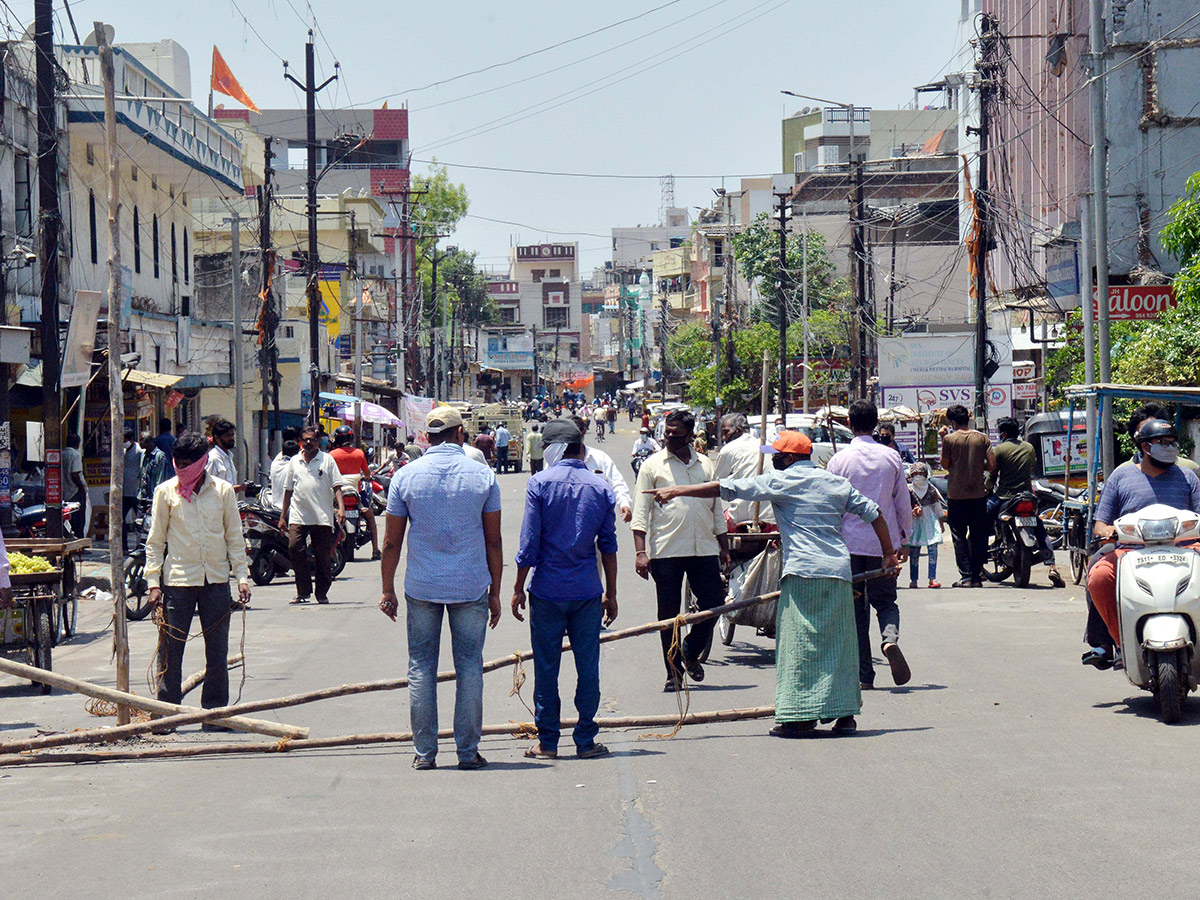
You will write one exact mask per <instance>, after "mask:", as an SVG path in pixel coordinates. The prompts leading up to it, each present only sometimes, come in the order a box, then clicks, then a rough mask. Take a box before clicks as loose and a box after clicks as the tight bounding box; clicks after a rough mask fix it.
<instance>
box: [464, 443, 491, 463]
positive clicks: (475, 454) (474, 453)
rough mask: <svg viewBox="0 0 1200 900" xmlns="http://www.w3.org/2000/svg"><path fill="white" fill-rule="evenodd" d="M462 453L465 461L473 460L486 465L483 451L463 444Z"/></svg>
mask: <svg viewBox="0 0 1200 900" xmlns="http://www.w3.org/2000/svg"><path fill="white" fill-rule="evenodd" d="M462 448H463V453H465V454H467V459H473V460H475V462H478V463H483V464H484V465H485V466H486V465H487V464H488V461H487V457H486V456H484V455H483V451H482V450H480V449H479V448H478V447H474V446H472V445H471V444H463V445H462Z"/></svg>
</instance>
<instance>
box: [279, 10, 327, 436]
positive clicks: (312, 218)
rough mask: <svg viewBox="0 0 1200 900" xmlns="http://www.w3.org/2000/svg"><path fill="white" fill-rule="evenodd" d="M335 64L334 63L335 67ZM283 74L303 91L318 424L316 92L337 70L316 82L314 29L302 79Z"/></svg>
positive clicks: (316, 420) (311, 356) (313, 412)
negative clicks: (301, 80)
mask: <svg viewBox="0 0 1200 900" xmlns="http://www.w3.org/2000/svg"><path fill="white" fill-rule="evenodd" d="M336 68H337V65H336V63H335V69H336ZM283 77H284V78H286V79H287V80H288V81H290V82H291V83H292V84H294V85H296V87H298V88H300V90H302V91H304V118H305V143H306V144H307V147H308V178H307V181H306V187H307V200H308V202H307V213H308V260H307V262H308V266H307V269H308V271H307V276H308V282H307V285H306V293H307V294H308V365H309V389H310V390H311V392H312V397H311V399H310V401H309V413H308V414H309V419H310V420H311V422H312V424H313V425H314V426H315V425H318V424H320V420H321V354H320V346H319V345H320V322H319V313H320V309H321V294H320V291H319V289H318V287H317V277H318V275H319V274H320V271H321V265H320V257H319V255H318V253H317V94H319V93H320V92H321V91H323V90H324V89H325V88H326V87H328V86H329V84H330V82H332V81H335V80H337V77H338V75H337V72H336V71H335V72H334V73H333V74H332V75H330V76H329V77H328V78H326V79H325V80H324V81H323V82H321V84H319V85H318V84H316V80H317V76H316V60H315V58H314V50H313V33H312V30H311V29H310V30H309V32H308V42H307V43H306V44H305V45H304V81H303V82H300V81H299V80H298V79H296V78H294V77H292V75H291V74H290V73H289V72H288V70H287V62H284V64H283Z"/></svg>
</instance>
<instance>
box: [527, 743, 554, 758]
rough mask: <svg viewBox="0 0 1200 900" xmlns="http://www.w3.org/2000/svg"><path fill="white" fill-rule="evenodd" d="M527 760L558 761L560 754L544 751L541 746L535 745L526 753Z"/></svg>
mask: <svg viewBox="0 0 1200 900" xmlns="http://www.w3.org/2000/svg"><path fill="white" fill-rule="evenodd" d="M525 758H526V759H558V752H557V751H555V752H554V753H551V752H550V751H549V750H543V749H542V745H541V744H534V745H533V746H532V747H530V748H529V749H528V750H526V751H525Z"/></svg>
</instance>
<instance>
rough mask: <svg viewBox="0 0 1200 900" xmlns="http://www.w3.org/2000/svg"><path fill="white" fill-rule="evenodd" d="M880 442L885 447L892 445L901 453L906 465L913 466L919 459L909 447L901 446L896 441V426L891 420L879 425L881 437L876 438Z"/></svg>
mask: <svg viewBox="0 0 1200 900" xmlns="http://www.w3.org/2000/svg"><path fill="white" fill-rule="evenodd" d="M876 440H878V441H879V443H881V444H883V446H885V447H891V448H892V449H893V450H895V451H896V452H897V453H899V454H900V461H901V462H903V463H904V464H905V465H908V466H911V465H912V464H913V463H915V462H916V461H917V458H916V457H915V456H913V455H912V451H911V450H909V449H908V448H907V447H901V446H900V445H899V444H897V443H896V426H895V425H892V424H891V423H889V422H885V423H883V424H882V425H880V426H879V437H878V438H876Z"/></svg>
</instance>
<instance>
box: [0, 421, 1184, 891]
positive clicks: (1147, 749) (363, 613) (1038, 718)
mask: <svg viewBox="0 0 1200 900" xmlns="http://www.w3.org/2000/svg"><path fill="white" fill-rule="evenodd" d="M621 427H622V431H621V432H620V433H619V434H618V435H617V437H616V438H615V439H610V440H609V441H608V442H607V443H605V444H604V445H603V446H604V449H606V450H609V451H612V452H613V453H614V455H615V456H616V457H617V458H618V460H619V461H621V462H622V464H623V465H624V467H625V469H626V470H627V469H628V467H627V464H625V463H624V460H625V459H626V458H627V455H628V448H629V446H630V444H631V442H632V432H631V430H630V426H629V425H628V424H627V423H622V426H621ZM525 481H526V476H525V475H504V476H501V485H502V490H503V494H504V521H505V539H506V545H505V556H506V558H507V559H508V560H510V561H511V559H512V556H513V554H514V553H515V550H516V539H517V533H518V528H519V520H520V509H521V503H522V497H523V489H524V485H525ZM619 538H620V540H621V543H622V547H621V565H622V569H621V576H620V588H621V596H620V604H621V612H620V618H619V620H618V623H617V625H618V626H629V625H634V624H639V623H641V622H645V621H649V620H652V619H654V618H655V609H654V601H653V594H652V590H651V588H650V586H649V585H648V584H646V583H645V582H642V581H641V580H640V579H638V578H637V577H636V575H635V574H634V572H633V565H632V562H633V554H632V539H631V537H630V534H629V531H628V526H624V525H622V526H620V531H619ZM944 551H945V552H944V553H943V562H942V565H943V572H942V574H944V576H945V577H944V578H943V579H942V580H943V581H944V582H947V583H948V582H950V581H951V580H953V579H952V578H951V571H950V569H951V567H952V566H951V559H952V556H951V554H950V552H949V545H948V544H947V545H946V546H945V548H944ZM1043 571H1044V570H1035V579H1040V580H1041V581H1042V582H1043V584H1044V583H1045V582H1044V575H1043V574H1042V573H1043ZM512 575H513V567H512V564H511V562H510V563H509V565H508V566H507V567H506V584H505V591H504V594H505V597H506V600H507V597H508V596H509V595H510V594H511V578H512ZM291 595H292V586H291V584H290V583H288V584H276V585H272V586H271V587H269V588H266V589H258V590H256V592H255V595H254V601H253V608H252V609H251V611H250V612H249V613H248V614H247V616H246V636H245V652H246V657H247V660H248V663H247V680H246V684H245V688H244V692H243V696H244V697H245V698H246V699H257V698H263V697H270V696H277V695H281V694H286V693H292V692H295V691H301V690H308V689H316V688H321V687H328V686H333V685H337V684H341V683H344V682H350V681H358V680H367V679H377V678H386V677H398V676H401V675H403V674H404V671H405V666H406V654H405V643H404V628H403V622H402V621H401V623H400V624H398V625H397V624H393V623H391V622H390V621H389V620H387V619H386V618H385V617H384V616H383V615H382V614H381V613H380V612H379V611H378V610H377V609H376V603H377V601H378V596H379V571H378V568H377V564H371V563H368V562H358V563H354V564H352V565H350V566H349V567H348V568H347V570H346V574H345V575H344V576H343V577H342V578H341V579H339V581H338V582H337V583H336V584H335V586H334V588H333V591H332V594H331V596H332V600H333V602H332V603H331V604H330V605H329V606H327V607H318V606H315V605H309V606H305V607H289V606H288V605H287V600H288V598H289V597H290V596H291ZM901 608H902V611H903V621H902V639H901V641H902V644H903V646H904V647H905V649H906V652H907V654H908V659H909V661H910V662H911V664H912V668H913V672H914V677H913V681H912V683H911V684H909V685H908V686H907V687H905V688H886V689H882V690H876V691H874V692H872V693H870V694H868V695H867V696H866V697H865V703H864V709H863V713H862V715H861V717H860V719H859V723H860V728H861V730H860V732H859V733H858V735H857V736H855V737H853V738H833V737H822V738H820V739H815V740H808V741H790V742H789V741H781V740H778V739H774V738H771V737H769V736H768V735H767V730H768V729H769V727H770V725H771V723H770V722H767V721H754V722H744V723H734V724H727V725H713V726H702V727H699V726H698V727H692V728H686V729H684V730H683V731H682V732H681V733H680V735H679V736H678V737H677V738H675V739H674V740H671V741H657V740H640V739H639V733H641V732H644V731H646V729H634V730H630V731H619V732H609V733H605V734H603V735H602V736H601V739H602V740H603V741H604V742H605V743H607V744H608V745H609V746H610V747H611V748H612V749H613V751H614V753H613V755H612V756H611V757H609V758H607V759H602V760H595V761H579V760H575V759H573V758H570V757H566V758H563V759H560V760H559V761H557V762H555V763H552V764H551V763H541V762H532V761H529V760H525V759H523V758H522V756H521V753H522V751H523V749H524V748H525V747H526V746H528V744H529V743H530V742H529V741H528V740H514V739H512V738H490V739H485V741H484V744H483V745H482V747H481V749H482V752H483V754H484V755H485V756H486V757H487V758H488V759H489V760H490V761H491V766H490V767H489V768H488V769H486V770H484V771H477V772H460V771H458V770H456V769H454V768H444V769H439V770H438V771H435V772H415V771H413V770H412V769H411V768H410V759H411V752H410V751H409V750H408V749H407V748H403V747H396V746H390V747H384V748H356V749H343V750H329V751H314V752H307V753H303V754H301V753H294V754H286V755H275V756H269V757H225V758H207V759H183V760H164V761H146V762H131V763H108V764H97V765H66V764H58V765H43V766H37V767H30V768H6V769H0V798H2V799H0V809H2V810H3V812H2V814H0V847H2V849H0V861H2V863H3V870H2V871H3V872H4V875H5V877H6V878H7V879H8V883H9V885H10V890H11V891H13V892H15V893H16V894H18V895H20V896H22V897H64V896H89V897H98V898H108V897H132V898H140V897H151V896H160V895H162V894H164V893H169V894H170V895H171V896H176V897H226V896H238V895H242V896H251V897H318V896H332V897H340V896H357V897H385V896H394V895H406V896H413V897H423V898H441V897H447V898H450V897H463V896H486V897H493V896H494V897H520V898H525V897H529V898H539V900H542V898H557V897H596V898H602V897H620V896H629V895H633V896H640V897H645V898H657V897H666V898H687V897H699V896H703V897H710V898H720V897H745V896H771V895H782V894H785V893H786V894H788V895H794V896H801V897H825V896H829V897H839V898H857V897H864V898H865V897H880V896H910V897H911V896H926V897H966V896H969V897H984V896H988V897H1031V898H1032V897H1037V898H1041V897H1047V896H1056V897H1084V896H1092V895H1094V894H1095V893H1096V892H1098V891H1106V892H1111V893H1114V894H1126V895H1131V894H1135V893H1136V894H1144V893H1149V892H1150V891H1151V890H1153V891H1154V892H1155V893H1157V894H1161V895H1167V896H1170V895H1175V896H1179V895H1181V894H1182V893H1183V891H1185V890H1186V889H1188V888H1189V887H1190V885H1191V883H1192V882H1193V881H1194V872H1195V863H1194V856H1195V854H1194V851H1193V849H1192V848H1191V846H1190V844H1191V841H1190V840H1189V838H1188V832H1187V827H1188V826H1189V824H1190V823H1191V822H1192V821H1193V818H1192V817H1193V815H1194V807H1195V800H1194V796H1193V794H1192V790H1193V789H1195V788H1196V786H1197V780H1198V776H1197V775H1196V773H1195V772H1193V770H1192V763H1193V760H1194V758H1195V746H1196V737H1197V732H1196V730H1194V729H1195V726H1196V724H1197V723H1198V722H1200V701H1198V700H1196V699H1194V698H1193V699H1192V700H1191V701H1190V706H1191V711H1190V714H1188V715H1186V716H1185V719H1184V724H1183V725H1181V726H1177V727H1166V726H1163V725H1161V724H1160V723H1159V722H1158V721H1157V720H1156V719H1155V716H1154V707H1153V704H1152V702H1151V700H1150V698H1149V696H1148V695H1144V694H1142V693H1140V692H1138V691H1137V690H1136V689H1134V688H1132V687H1131V686H1130V685H1129V684H1128V683H1127V682H1126V680H1125V679H1124V677H1123V676H1122V675H1120V674H1118V673H1097V672H1094V671H1092V670H1090V669H1083V668H1082V667H1081V666H1080V665H1079V662H1078V660H1079V653H1080V652H1081V649H1082V647H1081V644H1080V634H1081V631H1082V626H1083V602H1082V591H1081V589H1079V588H1075V587H1068V588H1067V589H1065V590H1052V589H1049V588H1044V587H1038V588H1035V589H1030V590H1028V591H1017V590H1015V589H1011V588H1006V587H997V586H989V587H987V588H984V589H982V590H975V591H962V590H952V589H942V590H915V591H910V590H902V591H901ZM80 620H81V621H80V630H81V634H80V636H79V637H78V638H76V639H75V640H73V641H71V642H70V643H69V644H67V645H64V646H63V647H61V648H59V649H58V651H57V653H56V656H55V669H56V670H58V671H60V672H62V673H64V674H68V675H72V676H75V677H79V678H87V679H93V680H95V681H97V682H100V683H104V684H110V685H111V684H112V683H113V674H112V668H111V664H110V661H109V654H110V634H109V633H108V632H107V631H105V627H106V625H107V623H108V621H109V612H108V611H106V610H105V609H104V608H102V606H101V605H100V604H97V603H91V604H84V605H83V607H82V608H81V611H80ZM239 631H240V622H239V623H237V624H236V625H235V628H234V638H233V641H234V643H236V642H237V635H238V633H239ZM131 637H132V645H133V671H134V680H135V683H136V685H137V688H136V689H137V690H139V692H145V691H146V687H145V674H144V673H145V670H146V668H147V666H148V664H149V661H150V655H151V653H152V651H153V647H154V643H155V635H154V632H153V629H152V627H151V626H150V625H149V624H148V623H133V624H132V626H131ZM528 645H529V639H528V632H527V630H526V627H525V626H523V625H521V624H519V623H517V622H516V621H514V620H513V619H512V618H510V617H509V616H508V615H507V612H506V616H505V618H504V619H503V621H502V622H501V624H500V626H499V627H498V628H497V629H496V630H495V631H494V632H492V633H491V634H489V637H488V643H487V648H486V651H485V658H489V659H490V658H494V657H498V656H503V655H504V654H506V653H510V652H512V651H515V650H519V649H523V648H526V647H528ZM202 664H203V655H202V652H201V648H200V647H198V646H197V647H194V648H190V649H189V652H188V655H187V659H186V661H185V669H186V670H187V671H189V672H190V671H195V670H196V669H199V668H200V667H201V666H202ZM449 665H450V663H449V647H448V641H447V642H446V644H445V646H444V650H443V665H442V667H443V668H448V667H449ZM661 666H662V664H661V659H660V656H659V650H658V640H657V638H656V637H654V636H648V637H641V638H635V639H632V640H628V641H621V642H617V643H613V644H607V645H605V647H604V651H603V662H602V690H603V698H604V699H603V703H602V714H609V715H611V714H627V715H628V714H650V713H670V712H673V711H675V709H676V706H675V699H674V698H673V697H671V696H666V695H663V694H661V693H659V690H660V688H661V685H662V680H663V675H662V667H661ZM235 674H236V673H235ZM573 682H574V675H573V672H572V671H571V667H570V661H569V658H568V659H565V660H564V666H563V677H562V683H563V685H564V691H563V694H564V699H565V702H564V714H565V715H570V714H571V707H570V701H569V697H570V695H571V693H572V691H573ZM877 683H878V684H880V685H885V686H886V685H888V684H890V678H889V676H888V674H887V672H886V671H881V672H880V674H879V677H878V680H877ZM773 685H774V671H773V660H772V646H771V643H770V642H769V641H767V640H765V639H762V638H757V637H754V636H753V635H749V634H747V633H745V631H744V630H740V631H739V632H738V634H737V635H736V640H735V642H734V644H733V646H731V647H729V648H722V647H720V646H719V645H718V646H717V647H716V648H715V649H714V651H713V658H712V660H711V662H710V665H709V667H708V677H707V679H706V680H705V681H704V683H703V684H700V685H697V686H696V687H695V689H694V690H693V692H692V694H691V705H692V708H693V709H696V710H715V709H726V708H731V707H747V706H755V705H764V704H770V703H772V702H773V697H774V687H773ZM511 687H512V678H511V670H502V671H500V672H497V673H494V674H491V675H488V676H487V677H486V695H485V715H484V719H485V721H486V722H489V723H503V722H508V721H510V720H515V721H522V720H528V719H529V718H530V715H529V713H527V712H526V711H525V710H524V709H523V708H522V707H521V705H520V703H519V702H518V701H517V699H516V698H512V697H510V696H509V691H510V689H511ZM235 690H236V679H235ZM531 693H532V671H530V681H529V683H528V684H527V685H526V687H525V689H524V695H525V697H526V699H527V700H528V699H529V698H530V696H531ZM192 700H193V702H197V703H198V696H196V695H192ZM452 702H453V691H452V686H451V685H442V687H441V708H442V724H443V726H445V725H447V724H448V723H449V722H450V720H451V709H452ZM530 702H531V701H530ZM262 716H263V717H264V718H271V717H273V714H271V713H266V714H262ZM278 718H279V720H281V721H287V722H293V723H297V724H305V725H308V726H310V727H311V728H312V733H313V736H328V735H335V734H348V733H356V732H370V731H384V730H391V731H404V730H407V728H408V711H407V697H406V696H405V695H404V694H403V693H376V694H368V695H363V696H357V697H349V698H344V699H340V700H334V701H327V702H325V703H320V704H314V705H311V706H305V707H299V708H294V709H289V710H283V711H281V712H280V713H279V714H278ZM97 721H98V720H96V719H94V718H92V717H90V716H89V715H88V714H87V713H86V712H85V711H84V708H83V700H82V699H81V698H79V697H76V696H73V695H70V694H65V693H62V692H59V691H55V692H54V693H53V694H51V695H50V696H47V697H43V696H42V695H41V694H40V693H35V692H33V691H32V690H31V688H30V687H29V686H28V684H26V683H22V682H19V681H16V680H14V679H10V678H6V679H0V738H13V737H18V736H25V735H32V734H33V733H34V732H35V730H67V729H72V728H80V727H87V726H94V725H95V724H96V723H97ZM108 721H110V722H111V721H113V720H108ZM223 739H224V738H222V737H219V736H215V735H208V734H201V733H199V730H198V728H197V727H194V726H193V727H189V728H185V729H183V730H182V731H181V732H180V733H178V734H176V735H172V736H168V737H162V738H151V739H148V741H147V742H149V741H153V742H155V743H164V744H176V745H181V744H194V743H198V742H202V741H210V740H223ZM235 739H238V740H253V739H254V738H251V737H242V736H237V737H236V738H235ZM570 747H571V745H570V742H569V738H567V737H566V736H564V745H563V749H564V751H565V752H570ZM1176 754H1179V755H1178V756H1177V755H1176ZM439 758H440V759H441V760H442V761H443V763H446V764H451V763H452V762H453V758H454V755H453V748H452V746H451V745H449V744H443V746H442V753H441V755H440V757H439ZM1139 885H1141V887H1139Z"/></svg>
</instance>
